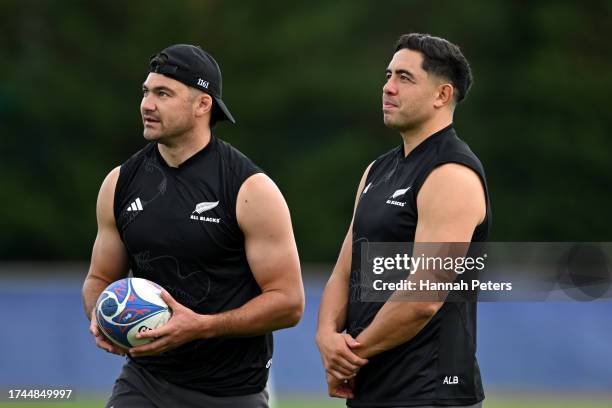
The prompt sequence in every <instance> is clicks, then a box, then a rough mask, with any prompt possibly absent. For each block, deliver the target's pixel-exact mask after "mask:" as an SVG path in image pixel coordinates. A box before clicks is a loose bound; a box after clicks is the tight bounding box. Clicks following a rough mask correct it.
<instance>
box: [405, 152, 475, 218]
mask: <svg viewBox="0 0 612 408" xmlns="http://www.w3.org/2000/svg"><path fill="white" fill-rule="evenodd" d="M417 207H418V211H419V218H421V215H432V216H433V219H438V220H441V219H445V218H454V219H457V220H459V219H461V218H469V219H472V220H475V221H476V224H478V223H480V222H482V221H483V219H484V217H485V215H486V196H485V190H484V186H483V184H482V180H481V179H480V176H479V175H478V174H477V173H476V172H475V171H474V170H472V169H471V168H469V167H467V166H464V165H462V164H458V163H446V164H443V165H441V166H439V167H436V168H435V169H434V170H433V171H432V172H431V173H430V174H429V176H428V177H427V179H426V180H425V182H424V183H423V186H422V187H421V189H420V191H419V193H418V195H417Z"/></svg>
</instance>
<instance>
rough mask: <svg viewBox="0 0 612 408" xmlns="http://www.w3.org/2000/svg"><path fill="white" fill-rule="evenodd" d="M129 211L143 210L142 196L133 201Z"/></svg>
mask: <svg viewBox="0 0 612 408" xmlns="http://www.w3.org/2000/svg"><path fill="white" fill-rule="evenodd" d="M127 210H128V211H142V203H141V202H140V198H136V200H134V201H132V203H131V204H130V205H128V208H127Z"/></svg>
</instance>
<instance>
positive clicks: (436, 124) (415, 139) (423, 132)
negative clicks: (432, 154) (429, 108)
mask: <svg viewBox="0 0 612 408" xmlns="http://www.w3.org/2000/svg"><path fill="white" fill-rule="evenodd" d="M451 123H453V118H452V116H451V117H443V118H440V119H439V120H431V121H427V122H425V123H422V124H420V125H418V126H415V127H413V128H410V129H404V130H402V131H401V132H400V135H401V136H402V140H403V141H404V157H406V156H408V154H410V152H411V151H413V150H414V148H415V147H417V146H418V145H419V144H421V143H423V141H424V140H425V139H427V138H428V137H430V136H431V135H433V134H434V133H436V132H437V131H439V130H442V129H444V128H445V127H447V126H448V125H450V124H451Z"/></svg>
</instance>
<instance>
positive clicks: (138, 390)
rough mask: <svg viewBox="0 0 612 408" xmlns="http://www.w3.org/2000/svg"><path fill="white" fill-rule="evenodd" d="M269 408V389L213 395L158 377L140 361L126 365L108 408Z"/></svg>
mask: <svg viewBox="0 0 612 408" xmlns="http://www.w3.org/2000/svg"><path fill="white" fill-rule="evenodd" d="M167 407H181V408H183V407H184V408H191V407H193V408H196V407H198V408H236V407H244V408H268V392H267V391H266V390H263V391H261V392H259V393H257V394H249V395H240V396H236V397H213V396H212V395H208V394H204V393H202V392H200V391H196V390H192V389H189V388H184V387H180V386H178V385H175V384H171V383H169V382H168V381H166V380H163V379H161V378H158V377H155V376H154V375H153V374H151V373H150V372H148V371H147V370H145V369H144V368H142V367H139V366H138V365H137V364H134V363H133V362H131V361H128V362H126V363H125V365H124V366H123V369H122V370H121V374H120V375H119V378H117V381H115V386H114V387H113V393H112V395H111V396H110V398H109V400H108V402H107V403H106V408H167Z"/></svg>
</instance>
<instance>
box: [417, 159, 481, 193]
mask: <svg viewBox="0 0 612 408" xmlns="http://www.w3.org/2000/svg"><path fill="white" fill-rule="evenodd" d="M434 187H435V188H439V187H445V188H451V187H452V188H461V189H469V191H472V192H473V191H474V190H476V191H478V190H482V191H484V188H483V186H482V181H481V180H480V176H479V175H478V174H477V173H476V172H475V171H474V170H472V169H471V168H470V167H468V166H465V165H463V164H459V163H445V164H443V165H441V166H438V167H436V168H435V169H433V170H432V171H431V173H430V174H429V176H428V177H427V179H426V180H425V183H424V184H423V187H422V188H421V189H422V190H423V189H432V188H434ZM425 191H426V190H425Z"/></svg>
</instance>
